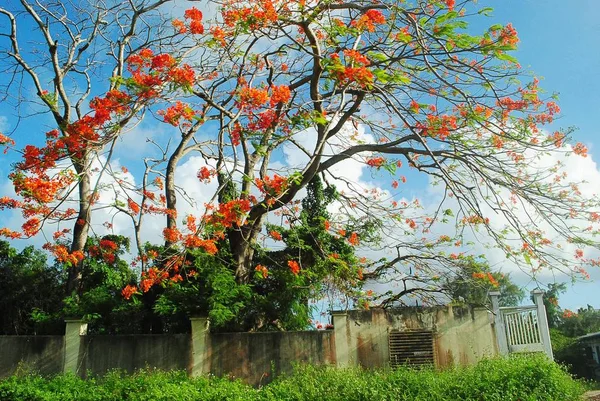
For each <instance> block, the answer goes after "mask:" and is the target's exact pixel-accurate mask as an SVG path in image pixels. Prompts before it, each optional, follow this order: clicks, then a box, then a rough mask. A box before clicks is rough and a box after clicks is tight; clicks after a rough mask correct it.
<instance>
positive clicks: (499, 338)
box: [489, 291, 509, 356]
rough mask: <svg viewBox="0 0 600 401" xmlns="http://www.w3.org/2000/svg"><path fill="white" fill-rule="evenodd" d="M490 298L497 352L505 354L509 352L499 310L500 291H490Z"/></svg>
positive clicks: (502, 319)
mask: <svg viewBox="0 0 600 401" xmlns="http://www.w3.org/2000/svg"><path fill="white" fill-rule="evenodd" d="M489 295H490V299H491V301H492V313H493V314H494V330H495V331H496V342H497V343H498V352H499V353H500V355H502V356H505V355H508V354H509V349H508V340H507V339H506V328H505V327H504V317H503V316H502V311H501V310H500V301H499V297H500V292H498V291H492V292H490V294H489Z"/></svg>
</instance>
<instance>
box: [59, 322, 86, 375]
mask: <svg viewBox="0 0 600 401" xmlns="http://www.w3.org/2000/svg"><path fill="white" fill-rule="evenodd" d="M87 329H88V324H87V323H86V322H84V321H83V320H81V319H66V320H65V354H64V362H63V373H75V374H77V373H78V370H79V364H80V363H81V359H80V358H81V357H82V356H81V355H80V350H81V336H85V335H86V334H87Z"/></svg>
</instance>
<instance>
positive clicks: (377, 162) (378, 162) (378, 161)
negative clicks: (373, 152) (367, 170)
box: [367, 157, 385, 168]
mask: <svg viewBox="0 0 600 401" xmlns="http://www.w3.org/2000/svg"><path fill="white" fill-rule="evenodd" d="M384 164H385V158H383V157H373V158H371V159H367V166H370V167H377V168H379V167H381V166H383V165H384Z"/></svg>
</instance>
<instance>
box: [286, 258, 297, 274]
mask: <svg viewBox="0 0 600 401" xmlns="http://www.w3.org/2000/svg"><path fill="white" fill-rule="evenodd" d="M287 265H288V267H289V268H290V271H291V272H292V273H293V274H295V275H298V273H300V265H299V264H298V262H296V261H295V260H288V262H287Z"/></svg>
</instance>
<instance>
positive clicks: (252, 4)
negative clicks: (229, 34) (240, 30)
mask: <svg viewBox="0 0 600 401" xmlns="http://www.w3.org/2000/svg"><path fill="white" fill-rule="evenodd" d="M222 15H223V21H224V22H225V25H227V26H228V27H230V28H233V27H235V26H237V25H241V26H243V27H245V28H247V29H249V30H256V29H260V28H264V27H267V26H269V25H270V24H273V23H275V22H277V19H278V18H279V16H278V14H277V10H276V9H275V5H274V4H273V1H272V0H251V1H247V2H235V1H233V2H229V4H227V5H226V6H225V7H223V10H222Z"/></svg>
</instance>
